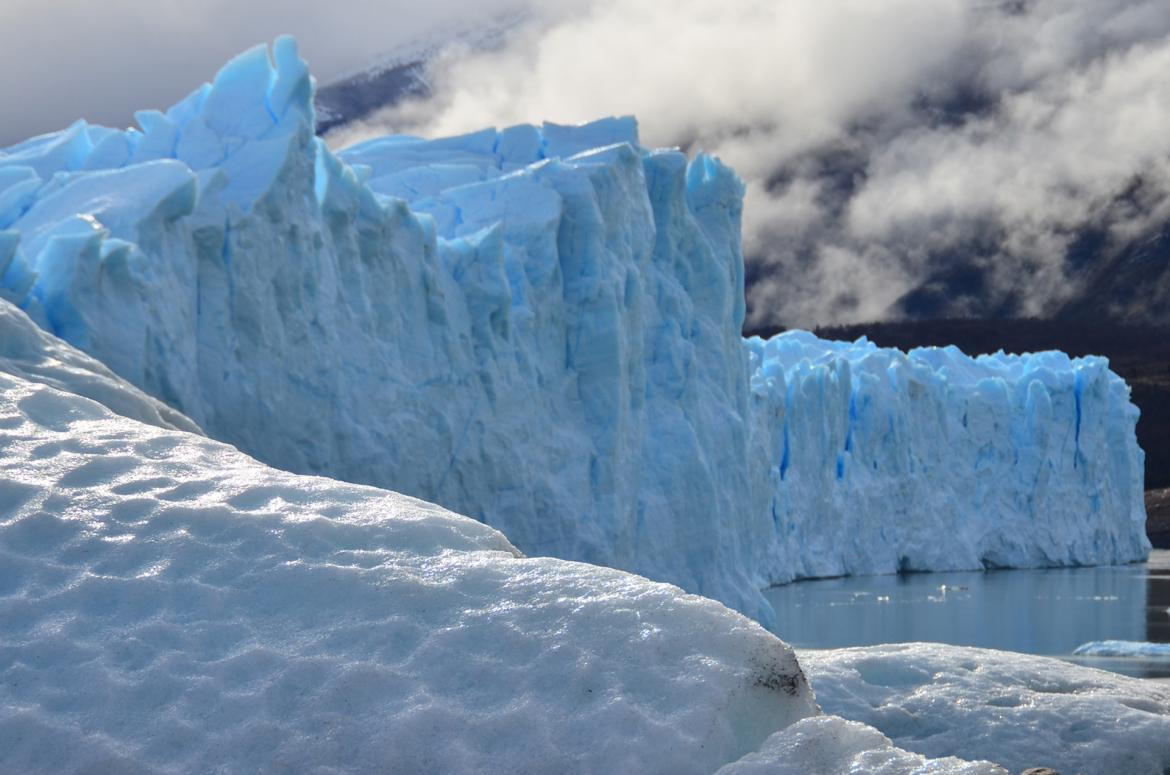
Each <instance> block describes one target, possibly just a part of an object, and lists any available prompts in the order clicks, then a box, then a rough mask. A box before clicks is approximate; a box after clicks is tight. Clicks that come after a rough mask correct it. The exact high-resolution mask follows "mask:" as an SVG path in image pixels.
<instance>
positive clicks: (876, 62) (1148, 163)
mask: <svg viewBox="0 0 1170 775" xmlns="http://www.w3.org/2000/svg"><path fill="white" fill-rule="evenodd" d="M525 2H527V3H529V4H530V7H529V8H528V11H529V16H528V21H527V22H526V24H525V25H523V26H522V27H520V28H518V29H516V30H514V31H513V32H512V34H511V35H510V37H509V38H508V39H507V42H506V44H505V45H504V46H503V47H502V48H500V49H498V50H494V51H491V52H486V53H478V54H476V53H468V52H467V51H466V50H458V51H454V52H452V53H451V54H450V55H449V56H446V57H443V58H441V59H440V60H439V61H438V62H436V63H435V65H434V67H433V69H432V72H431V74H430V81H431V84H432V86H433V94H432V96H431V97H430V98H427V99H422V100H419V101H416V102H413V103H410V104H407V105H403V106H398V107H395V108H393V109H390V110H387V111H384V112H382V113H379V114H376V115H375V116H373V117H372V118H371V119H370V120H368V121H367V122H365V123H363V124H362V125H359V126H356V127H351V128H349V129H347V130H346V131H344V132H342V133H340V134H337V135H334V136H332V137H331V138H330V142H331V143H332V144H334V145H338V144H344V143H347V142H350V141H353V140H357V139H362V138H364V137H367V136H369V135H373V134H383V133H386V132H393V131H409V132H412V133H421V134H425V135H443V134H450V133H455V132H462V131H471V130H474V129H477V128H481V127H484V126H492V125H495V126H503V125H507V124H510V123H516V122H521V121H534V122H539V121H542V120H546V119H547V120H552V121H558V122H578V121H586V120H590V119H594V118H598V117H602V116H607V115H620V114H634V115H636V116H637V117H638V119H639V122H640V125H641V129H642V137H643V142H644V144H646V145H650V146H680V147H683V148H684V149H686V150H688V151H689V152H694V151H696V150H698V149H702V150H705V151H708V152H712V153H715V154H716V155H718V156H719V157H720V158H721V159H723V160H724V161H725V162H727V163H729V164H731V165H732V166H733V167H734V168H735V169H736V170H737V171H738V173H739V174H740V175H741V177H743V179H744V180H745V182H746V184H747V188H748V194H747V201H746V205H745V228H744V241H745V253H746V255H747V257H748V261H749V274H750V275H751V276H752V277H753V278H754V282H753V283H752V285H751V287H750V289H749V305H750V307H751V310H752V312H751V314H752V322H753V323H754V324H765V323H783V324H787V325H804V326H812V325H816V324H818V323H820V324H824V323H833V322H836V323H840V322H853V321H863V320H872V319H878V318H888V317H897V316H899V315H900V314H901V310H902V307H900V306H899V305H900V304H902V301H903V300H904V298H905V296H906V294H908V293H910V292H912V291H914V290H915V289H916V288H919V287H921V286H922V284H923V283H924V282H927V281H928V280H929V279H930V278H932V277H934V276H935V275H936V274H938V273H939V272H940V271H943V270H945V269H946V268H947V267H948V266H951V265H952V264H954V263H955V262H966V264H969V265H971V266H974V267H976V268H977V270H978V271H979V272H980V273H981V276H982V278H983V281H984V282H985V284H986V289H985V291H984V293H983V297H984V298H982V299H977V300H975V301H973V302H971V304H973V305H974V306H972V307H971V308H969V309H967V308H964V307H963V304H964V303H966V302H964V301H962V300H958V301H955V302H954V305H953V306H954V308H953V309H951V310H949V311H950V312H952V313H956V312H957V313H969V314H979V313H980V312H983V311H985V310H984V309H981V308H980V305H983V306H984V307H986V306H988V305H990V306H994V304H995V303H996V300H997V299H1014V300H1015V301H1013V302H1012V303H1013V304H1015V307H1014V308H1013V312H1014V314H1044V313H1045V312H1046V311H1050V310H1052V309H1054V308H1055V307H1057V306H1059V305H1060V304H1061V303H1062V301H1063V300H1065V299H1067V298H1069V297H1070V296H1071V295H1073V294H1075V293H1077V292H1078V287H1077V279H1076V276H1075V273H1074V272H1073V271H1072V270H1071V269H1070V262H1069V258H1068V257H1069V255H1070V251H1072V250H1073V249H1074V248H1075V245H1076V242H1077V239H1078V237H1079V236H1080V235H1082V234H1083V233H1084V231H1085V230H1086V229H1087V228H1092V229H1095V230H1096V231H1097V232H1098V233H1100V234H1104V235H1105V238H1104V242H1103V244H1104V245H1105V249H1108V248H1109V246H1110V245H1116V244H1122V243H1124V242H1125V241H1126V240H1130V241H1132V240H1134V239H1140V238H1141V236H1142V235H1143V234H1145V233H1147V232H1149V230H1150V229H1152V228H1155V227H1156V226H1157V225H1158V224H1164V223H1166V222H1167V221H1170V164H1168V161H1167V160H1168V159H1170V77H1168V76H1167V74H1168V73H1170V3H1167V2H1165V0H882V2H873V1H872V0H673V1H672V2H670V3H666V2H662V1H661V0H562V2H555V3H549V2H547V1H546V2H543V3H538V2H535V0H488V1H487V2H485V1H484V0H479V1H478V2H470V1H468V0H432V1H431V2H428V3H425V4H419V3H412V2H381V3H378V2H372V0H366V1H365V2H360V1H358V0H348V1H345V0H342V1H340V2H331V3H319V2H318V3H313V2H308V1H307V0H287V1H286V2H281V3H275V2H268V1H267V0H260V1H257V2H251V3H248V4H240V3H228V2H223V1H222V0H208V1H207V2H203V3H199V4H194V3H188V4H185V5H184V6H182V7H180V6H179V5H178V4H176V5H175V8H174V10H172V11H168V10H166V7H165V5H163V7H162V8H161V9H160V5H162V4H159V3H158V2H152V3H145V2H141V1H140V0H112V1H111V2H107V3H104V4H100V7H99V4H95V3H91V2H87V3H80V2H74V0H56V1H55V2H53V3H43V2H40V3H36V2H27V1H26V0H16V2H13V0H6V2H5V3H4V5H3V8H2V9H0V29H4V30H6V33H5V38H6V39H5V40H3V45H0V65H2V66H3V67H4V72H8V73H12V72H20V73H23V74H24V77H22V78H20V79H16V78H5V79H0V98H3V100H4V102H3V104H9V105H11V104H19V105H21V106H22V110H21V111H20V112H19V114H18V115H13V114H12V113H13V112H9V114H8V115H7V116H6V117H5V120H4V122H3V126H2V131H3V135H2V136H0V143H4V142H6V141H8V142H10V141H14V140H16V139H19V138H21V137H24V136H27V135H29V134H32V133H34V132H38V131H45V130H49V129H52V128H56V127H60V126H64V125H66V124H68V123H69V122H70V121H71V120H72V119H73V118H75V117H77V116H78V115H83V116H86V117H87V118H91V119H94V120H97V121H100V122H103V123H124V122H126V121H127V120H128V118H129V115H130V112H131V110H132V109H134V108H136V107H156V106H165V105H167V104H169V103H170V102H173V101H174V100H175V99H177V98H178V97H180V96H182V95H183V94H185V93H186V92H187V91H189V90H190V88H192V87H193V86H195V85H196V84H198V83H199V82H201V81H203V80H206V79H208V78H210V77H211V75H213V74H214V71H215V69H216V68H217V67H218V66H219V64H221V63H222V62H223V61H225V60H226V59H227V58H228V57H229V56H230V55H231V54H232V53H234V52H236V51H238V50H242V49H243V48H246V47H247V46H248V45H251V44H253V43H255V42H259V41H263V40H271V39H272V38H273V37H275V35H277V34H279V33H281V32H292V33H294V34H296V35H297V36H298V38H299V39H300V41H301V45H302V50H303V53H304V55H305V57H306V58H307V59H308V60H309V61H310V65H311V66H312V68H313V70H314V72H315V73H316V75H317V76H318V78H319V79H320V80H321V81H323V82H328V81H330V80H332V79H333V78H335V77H336V76H337V75H339V74H341V73H343V72H345V71H347V70H353V69H356V68H360V67H361V66H362V65H363V63H365V62H368V61H370V60H372V59H374V58H376V57H377V55H378V54H379V53H381V52H384V51H386V50H389V49H393V48H394V47H395V46H396V45H398V44H400V43H401V42H403V41H405V40H409V39H411V38H412V37H415V36H418V35H420V34H426V33H427V32H428V31H432V30H435V29H436V28H442V27H451V26H464V27H465V26H466V25H468V24H474V23H475V19H476V18H477V17H486V16H490V15H492V14H496V13H499V12H501V11H504V10H511V9H514V8H516V7H517V6H519V5H523V4H524V3H525ZM45 6H51V8H46V7H45ZM70 6H71V8H67V7H70ZM241 9H242V10H241ZM229 17H230V18H231V22H230V23H225V22H224V19H226V18H229ZM64 20H68V21H67V22H66V21H64ZM126 40H134V41H135V44H134V45H133V46H130V45H125V44H124V43H122V42H121V41H126ZM82 74H83V75H84V77H81V76H82Z"/></svg>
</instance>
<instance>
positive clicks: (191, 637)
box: [0, 374, 1002, 775]
mask: <svg viewBox="0 0 1170 775" xmlns="http://www.w3.org/2000/svg"><path fill="white" fill-rule="evenodd" d="M127 389H128V390H129V388H127ZM0 513H2V514H3V517H0V771H4V772H54V773H72V772H118V773H136V772H144V773H145V772H211V771H217V772H275V771H295V772H318V771H320V772H325V771H328V772H371V773H372V772H473V771H474V772H501V773H503V772H517V773H522V772H564V773H570V772H581V773H587V772H612V773H619V772H630V773H652V772H661V773H690V772H693V773H709V772H713V771H715V770H716V769H718V768H719V767H720V766H721V765H724V764H728V763H732V762H736V761H737V760H739V759H740V758H741V757H743V756H745V755H747V756H748V758H747V759H744V760H743V763H742V767H743V768H744V769H740V770H730V771H731V772H759V771H761V766H763V764H762V763H768V762H772V763H776V762H778V761H779V759H778V758H777V757H780V758H781V759H783V761H784V762H786V763H787V764H786V765H785V766H788V767H789V768H791V767H793V766H800V767H802V769H800V770H799V771H801V772H814V771H815V772H818V773H826V775H832V774H833V773H841V775H845V773H848V772H855V771H856V767H857V766H859V765H858V764H857V763H858V762H860V763H862V765H861V766H864V767H866V771H872V772H881V773H888V774H889V775H899V774H900V775H913V774H914V773H924V772H932V773H959V774H963V775H973V774H975V773H980V774H983V773H989V774H997V775H1002V771H1000V770H996V769H995V768H992V767H990V766H988V765H985V764H979V765H973V764H968V763H965V762H961V761H957V760H946V761H940V762H926V761H925V760H924V759H923V757H921V756H917V755H914V754H910V753H907V752H904V751H900V750H898V749H895V748H893V747H892V746H891V745H890V743H889V741H888V740H886V739H885V738H884V737H882V736H881V735H880V734H879V733H877V732H875V731H873V730H870V729H867V728H865V727H863V726H861V725H858V724H848V723H845V722H843V721H841V720H839V719H821V720H818V721H817V722H816V724H815V725H813V726H809V725H797V726H791V725H793V724H794V722H798V721H800V720H801V719H808V718H810V717H811V716H813V715H815V714H817V713H818V712H819V711H818V708H817V706H816V704H815V701H814V698H813V695H812V692H811V691H810V690H809V687H808V684H807V682H806V680H805V678H804V675H803V673H802V672H801V670H800V667H799V666H798V664H797V662H796V659H795V657H794V655H793V653H792V651H791V649H789V648H788V647H787V646H786V645H784V644H783V643H781V642H780V641H779V640H777V639H776V638H775V637H774V636H772V635H770V634H769V633H767V632H766V631H765V630H763V629H762V628H761V627H760V626H759V625H758V624H756V623H754V622H752V621H750V620H748V619H746V618H744V617H743V616H741V615H739V614H736V613H733V612H732V611H730V610H728V609H726V608H724V607H723V606H722V605H720V604H719V603H716V602H714V601H711V600H707V599H704V598H699V597H695V596H691V595H687V594H685V593H683V592H682V591H681V590H679V589H677V588H675V587H672V586H669V585H665V584H657V583H653V582H650V581H647V580H645V579H641V578H638V577H635V576H631V575H629V574H626V573H623V572H621V571H616V570H611V569H606V568H599V567H594V566H589V565H583V564H578V563H572V562H565V561H562V560H555V559H547V558H546V559H525V558H523V557H522V556H520V555H519V553H518V552H517V551H516V550H515V549H514V548H513V547H512V546H511V544H509V542H508V541H507V540H506V539H505V538H504V537H503V536H502V535H501V534H500V533H498V532H497V531H495V530H494V529H492V528H490V527H488V526H486V525H483V524H482V523H479V522H476V521H474V520H470V519H467V518H464V517H460V516H457V515H454V514H452V513H450V512H448V511H446V510H444V509H441V508H439V507H437V506H433V505H431V504H427V503H423V502H421V501H417V500H414V499H412V498H408V497H405V496H401V495H397V494H395V493H389V492H384V491H379V490H375V489H372V488H367V487H359V486H354V485H348V484H342V483H338V482H333V481H329V480H325V479H319V478H311V477H304V476H298V475H294V474H290V473H285V472H281V471H276V470H273V469H270V468H267V467H265V466H263V465H262V464H260V463H257V462H256V461H254V460H252V459H250V458H248V457H246V456H245V455H243V454H241V453H240V452H238V451H236V450H234V449H232V448H230V447H228V446H226V445H223V444H220V443H217V442H213V441H209V440H207V439H204V438H202V437H200V436H197V435H194V434H187V433H179V432H174V431H167V430H162V429H158V428H154V427H150V426H147V425H144V424H140V423H138V422H135V421H132V420H129V419H126V418H124V417H120V416H117V415H114V414H112V413H110V412H109V411H108V410H107V409H105V408H104V407H102V406H100V405H99V404H97V403H95V402H93V401H90V400H88V399H85V398H80V397H78V396H74V395H69V394H66V393H63V392H59V391H57V390H54V389H52V388H49V387H46V386H44V385H41V384H37V383H33V382H29V381H27V380H24V379H21V378H19V377H16V376H12V375H4V374H0ZM788 729H790V730H791V731H785V730H788ZM761 745H763V746H764V747H763V749H762V750H759V751H758V753H757V749H759V748H760V746H761ZM878 764H880V765H881V769H879V768H878V767H877V765H878ZM871 765H873V766H872V767H871ZM779 771H781V772H788V771H793V770H791V769H787V770H784V769H781V770H779Z"/></svg>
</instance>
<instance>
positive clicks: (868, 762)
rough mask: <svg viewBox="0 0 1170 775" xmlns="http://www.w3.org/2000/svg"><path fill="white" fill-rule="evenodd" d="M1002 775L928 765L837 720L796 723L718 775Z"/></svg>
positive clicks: (936, 762)
mask: <svg viewBox="0 0 1170 775" xmlns="http://www.w3.org/2000/svg"><path fill="white" fill-rule="evenodd" d="M837 773H839V774H840V775H846V773H848V774H849V775H858V774H859V773H864V775H928V773H948V774H949V775H1006V773H1007V771H1006V770H1004V769H1002V768H1001V767H997V766H996V765H994V764H991V763H989V762H964V761H962V760H960V759H956V758H954V757H947V758H945V759H928V758H927V757H925V756H922V755H921V754H916V753H911V752H909V751H904V750H902V749H900V748H897V747H895V746H894V745H893V744H892V743H891V742H890V740H889V738H887V737H886V736H885V735H883V734H882V733H881V732H878V731H877V730H876V729H874V728H873V727H869V726H866V725H865V724H859V723H857V722H856V721H846V720H845V719H843V718H840V717H838V716H815V717H811V718H807V719H804V720H803V721H798V722H796V723H795V724H793V725H792V726H790V727H788V728H787V729H785V730H784V731H782V732H777V733H776V734H774V735H772V736H771V737H770V738H768V740H767V742H766V743H764V746H763V748H762V749H761V750H760V751H759V752H758V753H752V754H748V755H747V756H745V757H743V758H742V759H740V760H739V761H737V762H733V763H732V764H728V765H727V766H725V767H722V768H721V769H720V770H719V771H718V775H836V774H837Z"/></svg>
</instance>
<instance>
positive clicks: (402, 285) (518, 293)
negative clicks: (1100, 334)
mask: <svg viewBox="0 0 1170 775" xmlns="http://www.w3.org/2000/svg"><path fill="white" fill-rule="evenodd" d="M313 88H314V87H313V81H312V79H311V77H310V75H309V71H308V67H307V65H306V64H305V62H304V61H303V60H302V59H301V57H300V55H299V53H298V51H297V47H296V44H295V42H294V41H293V40H292V39H290V38H281V39H279V40H277V41H276V43H275V45H274V46H273V47H272V50H271V52H270V51H269V50H268V49H267V48H266V47H264V46H260V47H257V48H254V49H252V50H250V51H248V52H245V53H244V54H242V55H241V56H239V57H237V58H236V59H234V60H232V61H231V62H229V63H228V64H227V65H226V66H225V67H224V68H223V69H222V70H221V71H220V72H219V73H218V74H217V75H216V77H215V79H214V80H213V81H212V82H211V83H209V84H205V85H203V86H202V87H200V88H199V89H196V90H195V91H194V92H192V93H191V95H190V96H188V97H187V98H186V99H184V100H182V101H181V102H179V103H178V104H176V105H175V106H173V107H171V108H170V109H168V110H166V111H157V110H149V111H142V112H140V113H139V114H137V116H136V120H137V123H138V125H139V127H138V128H135V129H129V130H117V129H111V128H106V127H99V126H94V125H90V124H88V123H86V122H83V121H81V122H78V123H76V124H74V125H73V126H71V127H69V128H68V129H66V130H63V131H61V132H57V133H54V134H50V135H45V136H42V137H37V138H33V139H31V140H29V141H26V142H24V143H22V144H19V145H17V146H13V147H11V148H8V149H5V150H3V151H2V152H0V288H2V290H0V296H2V297H3V298H4V299H5V300H7V301H9V302H11V303H13V304H15V305H17V306H19V307H20V308H21V309H22V310H23V311H24V312H25V313H27V315H28V316H29V317H30V318H31V319H32V320H34V321H35V322H36V323H37V324H39V325H40V326H41V327H43V328H44V329H45V330H46V331H48V332H51V333H52V334H54V335H56V336H58V337H60V338H61V339H63V340H64V341H66V342H68V343H70V344H71V345H74V346H75V347H76V348H78V349H80V350H82V351H84V352H85V353H87V354H89V355H90V356H92V357H93V358H96V359H97V360H98V361H100V362H101V363H103V364H105V366H107V367H108V368H109V369H110V370H112V371H113V372H114V373H115V374H117V375H118V377H119V378H121V379H124V380H126V381H128V382H129V383H131V384H133V385H134V386H136V387H137V388H139V389H140V390H142V391H144V392H145V393H146V394H149V395H150V396H153V397H154V398H156V399H158V400H161V401H163V402H165V404H166V405H168V406H169V407H171V408H172V409H173V410H174V411H175V412H177V413H179V414H180V415H181V416H183V417H185V418H189V421H190V422H191V423H193V424H194V425H195V426H197V427H198V428H201V429H202V430H203V431H205V432H206V433H207V434H208V435H209V436H211V437H213V438H215V439H218V440H221V441H224V442H227V443H229V444H231V445H234V446H235V447H237V448H239V449H241V450H243V451H244V452H246V453H248V454H250V455H253V456H255V457H256V458H258V459H259V460H262V461H264V462H265V463H267V464H269V465H272V466H275V467H278V468H281V469H284V470H288V471H291V472H295V473H301V474H319V475H326V476H329V477H334V478H339V479H344V480H347V481H351V482H356V483H361V484H369V485H374V486H378V487H383V488H387V489H392V490H395V491H399V492H403V493H407V494H409V495H413V496H416V497H419V498H423V499H425V500H427V501H433V502H436V503H440V504H442V505H443V506H444V507H446V508H450V509H452V510H453V511H456V512H460V513H464V514H467V515H469V516H472V517H475V518H476V519H478V520H480V521H481V522H484V523H486V524H487V525H490V526H492V527H494V528H497V529H499V530H500V531H502V532H503V534H505V535H507V536H508V538H509V540H511V541H512V542H513V543H514V544H515V545H516V546H517V547H518V548H519V549H520V550H522V551H524V552H525V553H527V554H530V555H542V556H545V555H547V556H555V557H560V558H564V559H571V560H581V561H586V562H590V563H597V564H602V565H607V566H611V567H615V568H620V569H625V570H630V571H633V572H636V573H638V574H641V575H644V576H647V577H649V578H652V579H655V580H659V581H666V582H671V583H674V584H677V585H679V586H681V587H683V588H684V589H686V590H688V591H690V592H695V593H700V594H703V595H707V596H710V597H714V598H716V599H718V600H720V601H722V602H724V603H727V604H728V605H730V606H732V607H733V608H736V609H738V610H739V611H742V612H744V613H747V614H749V615H752V616H754V617H756V618H757V619H759V620H760V621H763V622H765V623H769V622H771V618H772V612H771V610H770V608H769V606H768V603H767V602H766V601H765V600H764V598H763V597H762V595H761V594H760V591H759V590H760V589H761V588H763V587H765V586H767V585H769V584H773V583H780V582H786V581H791V580H793V579H797V578H804V577H811V576H826V575H839V574H848V573H886V572H894V571H898V570H931V569H936V570H952V569H972V568H980V567H1022V566H1048V565H1068V564H1094V563H1124V562H1131V561H1137V560H1140V559H1143V558H1144V557H1145V556H1146V555H1147V553H1148V551H1149V543H1148V541H1147V540H1146V537H1145V533H1144V505H1143V502H1142V452H1141V450H1140V449H1139V448H1138V446H1137V443H1136V440H1135V435H1134V426H1135V423H1136V417H1137V411H1136V409H1135V408H1134V407H1133V406H1132V404H1131V403H1130V402H1129V398H1128V389H1127V387H1126V386H1125V384H1124V382H1123V381H1122V380H1121V379H1120V378H1118V377H1117V376H1116V375H1114V374H1113V373H1112V372H1110V371H1109V369H1108V364H1107V363H1106V362H1105V361H1104V360H1103V359H1098V358H1084V359H1075V360H1073V359H1069V358H1067V357H1065V356H1063V355H1060V354H1057V353H1045V354H1038V355H1028V356H1009V355H1003V354H1000V355H995V356H983V357H979V358H969V357H967V356H965V355H963V354H961V353H959V352H958V351H956V350H953V349H941V350H933V349H932V350H917V351H914V352H911V353H900V352H896V351H890V350H883V349H880V348H877V347H875V346H874V345H872V344H871V343H868V342H865V341H859V342H855V343H833V342H825V341H821V340H819V339H816V338H815V337H813V336H812V335H810V334H806V333H800V332H791V333H787V334H782V335H780V336H778V337H775V338H773V339H771V340H769V341H763V340H760V339H749V340H744V339H743V338H742V337H741V333H740V332H741V328H742V324H743V318H744V301H743V298H744V297H743V283H744V269H743V258H742V254H741V250H740V242H739V226H740V217H741V205H742V196H743V186H742V184H741V183H740V181H739V180H738V179H737V178H736V176H735V175H734V173H733V172H732V171H731V170H729V169H728V168H727V167H725V166H724V165H722V164H721V163H720V162H719V161H718V160H716V159H714V158H712V157H709V156H706V155H703V154H698V155H697V156H695V157H694V158H692V159H688V158H687V157H686V156H685V155H684V154H683V153H681V152H679V151H677V150H647V149H644V148H642V147H641V145H640V144H639V141H638V136H637V126H636V123H635V122H634V120H633V119H630V118H613V119H606V120H602V121H599V122H596V123H593V124H589V125H584V126H574V127H567V126H558V125H553V124H545V125H543V126H540V127H535V126H516V127H510V128H506V129H503V130H494V129H492V130H485V131H482V132H477V133H473V134H470V135H465V136H461V137H454V138H446V139H439V140H423V139H420V138H413V137H405V136H392V137H387V138H382V139H378V140H373V141H370V142H367V143H363V144H360V145H357V146H354V147H351V148H347V149H344V150H341V151H337V152H334V151H332V150H330V149H329V148H327V147H326V146H325V145H324V144H323V143H322V141H321V140H319V139H318V138H316V137H315V136H314V115H313V108H312V93H313Z"/></svg>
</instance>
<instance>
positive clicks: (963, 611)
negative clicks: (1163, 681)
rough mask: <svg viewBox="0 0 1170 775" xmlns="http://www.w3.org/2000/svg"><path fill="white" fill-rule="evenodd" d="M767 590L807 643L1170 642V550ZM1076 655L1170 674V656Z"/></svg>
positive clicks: (788, 634) (1061, 648)
mask: <svg viewBox="0 0 1170 775" xmlns="http://www.w3.org/2000/svg"><path fill="white" fill-rule="evenodd" d="M765 594H766V595H767V597H768V599H769V600H770V601H771V603H772V605H773V607H774V608H775V609H776V622H777V625H776V633H777V634H778V635H780V637H782V638H784V640H786V641H788V642H789V643H791V644H792V645H793V646H796V647H799V648H843V647H847V646H869V645H873V644H877V643H904V642H909V641H936V642H939V643H951V644H955V645H960V646H980V647H983V648H994V649H1004V650H1007V651H1022V652H1026V653H1029V654H1043V655H1048V656H1060V657H1065V658H1069V655H1070V654H1071V653H1072V651H1073V649H1075V648H1076V647H1077V646H1080V645H1081V644H1083V643H1088V642H1089V641H1096V640H1132V641H1153V642H1157V643H1170V551H1156V552H1154V553H1153V554H1152V555H1151V557H1150V562H1149V563H1147V564H1143V565H1127V566H1121V567H1106V568H1061V569H1053V570H1004V571H975V572H966V573H918V574H908V575H899V576H856V577H850V578H841V579H823V580H816V581H801V582H797V583H795V584H788V585H785V586H781V587H773V588H772V589H769V590H767V591H766V592H765ZM1076 661H1077V662H1079V663H1083V664H1091V665H1093V666H1096V667H1102V668H1105V669H1108V670H1115V671H1117V672H1122V673H1127V674H1130V675H1139V676H1145V677H1170V660H1167V659H1161V660H1158V659H1142V660H1135V659H1100V658H1097V659H1091V658H1080V657H1078V658H1076Z"/></svg>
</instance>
